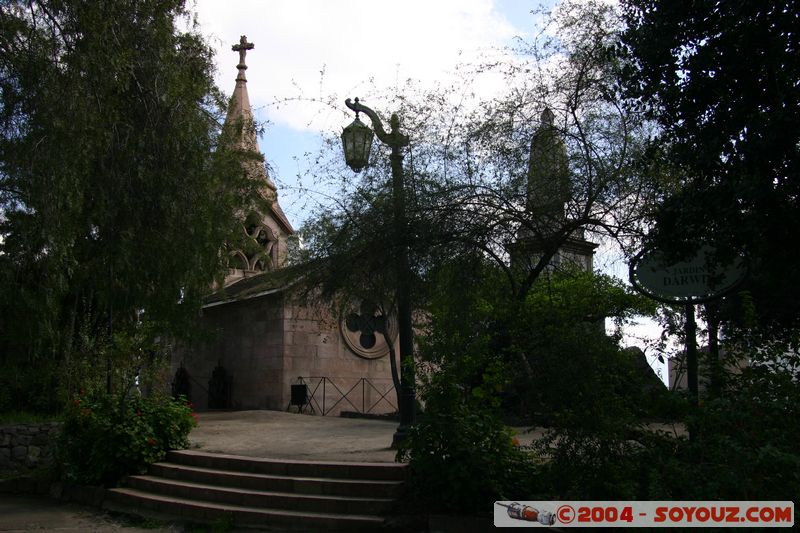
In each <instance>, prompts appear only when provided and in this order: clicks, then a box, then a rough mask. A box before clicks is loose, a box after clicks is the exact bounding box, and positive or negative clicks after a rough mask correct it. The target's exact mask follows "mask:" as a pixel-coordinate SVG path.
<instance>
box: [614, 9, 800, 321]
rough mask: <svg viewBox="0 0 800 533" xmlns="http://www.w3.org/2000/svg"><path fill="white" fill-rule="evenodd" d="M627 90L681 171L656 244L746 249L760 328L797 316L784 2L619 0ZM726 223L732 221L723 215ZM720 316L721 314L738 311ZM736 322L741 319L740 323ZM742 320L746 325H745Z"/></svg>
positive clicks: (791, 67) (794, 116)
mask: <svg viewBox="0 0 800 533" xmlns="http://www.w3.org/2000/svg"><path fill="white" fill-rule="evenodd" d="M623 6H624V8H623V11H624V16H625V21H626V25H627V29H626V31H625V32H624V34H623V39H622V43H621V48H620V49H621V51H622V54H623V57H624V58H625V60H626V61H627V80H628V82H627V88H628V92H629V95H630V96H632V97H633V98H635V99H637V100H638V103H639V105H640V106H641V108H642V109H643V110H645V111H647V112H648V113H649V115H650V116H652V117H653V118H655V119H657V121H658V123H659V125H660V127H661V132H660V135H659V136H658V139H657V143H658V144H659V145H660V149H659V150H658V152H659V153H660V154H662V156H663V157H664V158H666V159H668V160H670V161H671V162H672V163H673V164H674V165H675V166H676V167H677V170H678V171H679V172H680V173H682V174H683V179H682V185H683V186H682V188H681V190H680V192H679V193H678V194H675V195H674V196H672V197H671V198H670V199H668V200H667V201H666V202H665V203H664V205H663V206H662V207H661V209H660V210H659V214H658V216H657V219H656V227H655V232H654V235H653V238H654V241H655V242H657V243H658V244H659V245H660V246H662V247H665V248H669V247H670V246H672V247H673V248H674V243H676V242H678V243H684V245H685V243H686V241H693V240H697V239H699V238H703V239H705V240H707V241H710V243H711V244H714V245H715V246H716V248H717V249H718V250H719V252H720V254H721V257H720V259H721V260H723V261H725V260H729V259H731V258H732V257H733V256H734V255H736V254H744V255H746V256H748V257H749V260H750V263H751V275H750V279H749V281H748V283H747V285H746V286H745V287H744V288H745V289H747V290H749V291H750V292H751V294H752V296H753V301H754V303H755V306H756V309H757V313H758V316H759V319H760V322H761V324H762V325H766V326H769V325H771V324H777V325H783V326H790V327H795V326H797V325H798V317H800V313H798V307H797V302H798V301H800V300H798V296H800V293H798V288H797V287H796V284H787V283H786V282H785V272H787V271H788V270H789V269H791V268H794V265H796V264H797V262H798V260H800V251H799V250H798V247H797V246H794V245H793V244H792V243H794V242H795V241H796V238H795V235H794V233H795V229H794V228H796V227H798V223H800V218H798V217H800V209H798V207H800V205H798V198H800V194H798V193H800V180H799V179H798V171H800V120H798V117H800V86H798V84H797V80H798V78H800V55H798V53H797V52H798V47H799V46H800V42H798V35H797V32H796V31H795V30H794V28H795V27H796V25H797V13H798V9H799V8H800V6H798V3H797V2H796V1H793V0H786V1H777V2H733V3H731V2H716V1H711V0H703V1H699V2H691V3H675V2H667V1H661V0H625V1H624V2H623ZM733 221H735V223H732V222H733ZM742 311H743V309H742V307H741V306H740V307H739V308H738V309H737V310H736V311H735V312H734V313H728V315H727V318H728V323H729V324H730V323H731V322H732V321H733V322H736V320H735V318H736V316H742V315H743V314H744V313H743V312H742ZM738 324H739V325H740V326H743V325H746V324H743V323H742V321H738ZM751 325H752V324H751Z"/></svg>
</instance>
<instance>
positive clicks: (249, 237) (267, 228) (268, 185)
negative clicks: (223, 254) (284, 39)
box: [225, 35, 294, 285]
mask: <svg viewBox="0 0 800 533" xmlns="http://www.w3.org/2000/svg"><path fill="white" fill-rule="evenodd" d="M253 48H255V45H254V44H253V43H250V42H247V37H246V36H244V35H242V36H241V38H240V39H239V44H236V45H233V46H232V47H231V50H233V51H234V52H239V64H238V65H236V68H237V70H238V74H237V76H236V87H235V88H234V90H233V95H232V96H231V101H230V105H229V107H228V116H227V117H226V119H225V127H226V128H236V129H238V128H241V130H240V131H234V133H237V134H238V135H236V136H235V137H236V139H237V140H236V144H235V146H234V148H235V149H236V150H238V151H241V152H242V153H243V154H244V156H245V157H244V158H243V162H242V166H243V167H244V171H245V172H246V173H247V176H248V177H249V178H250V179H251V180H254V181H255V182H256V183H258V184H260V186H259V189H260V193H261V196H262V198H263V200H264V201H265V202H264V203H263V204H262V205H266V206H268V207H267V209H264V208H263V207H258V206H256V205H254V204H249V205H243V206H242V216H241V224H242V234H241V235H240V237H239V238H238V239H236V242H229V243H228V245H227V248H228V253H229V255H230V268H229V273H228V276H227V277H226V279H225V285H230V284H231V283H234V282H236V281H238V280H240V279H242V278H246V277H249V276H252V275H255V274H258V273H261V272H265V271H270V270H275V269H278V268H281V267H282V266H283V265H284V264H285V261H286V257H287V253H288V238H289V236H291V235H292V234H294V229H293V228H292V225H291V224H290V223H289V221H288V219H287V218H286V215H285V214H284V213H283V210H282V209H281V206H280V204H278V191H277V187H276V186H275V184H274V183H273V182H272V180H271V179H270V177H269V175H268V173H267V169H266V166H265V165H264V156H263V154H262V153H261V151H260V150H259V148H258V138H257V136H256V128H255V122H254V120H253V110H252V109H251V107H250V96H249V95H248V94H247V76H246V71H247V63H246V59H247V51H248V50H252V49H253Z"/></svg>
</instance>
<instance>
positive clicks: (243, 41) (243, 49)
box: [231, 35, 255, 70]
mask: <svg viewBox="0 0 800 533" xmlns="http://www.w3.org/2000/svg"><path fill="white" fill-rule="evenodd" d="M253 48H255V45H254V44H253V43H248V42H247V36H246V35H242V36H241V37H240V38H239V44H234V45H233V46H232V47H231V50H233V51H234V52H239V64H238V65H236V68H238V69H239V70H247V65H246V64H245V62H244V58H245V56H246V55H247V51H248V50H252V49H253Z"/></svg>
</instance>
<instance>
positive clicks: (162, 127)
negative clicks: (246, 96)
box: [0, 0, 252, 394]
mask: <svg viewBox="0 0 800 533" xmlns="http://www.w3.org/2000/svg"><path fill="white" fill-rule="evenodd" d="M181 18H186V19H187V20H189V18H190V17H189V13H188V12H187V11H186V9H185V8H184V2H183V1H182V0H169V1H166V2H163V1H158V2H157V1H151V0H118V1H113V2H78V1H71V0H41V1H34V2H21V1H20V2H16V1H15V2H6V3H4V4H3V6H2V8H0V28H2V29H0V93H1V94H2V98H0V100H2V108H0V210H1V211H0V213H2V219H1V222H2V226H1V228H0V231H2V247H1V248H0V278H2V280H3V283H2V288H0V291H2V293H3V294H2V295H0V302H2V303H0V306H2V310H0V316H2V319H0V352H2V354H3V355H2V357H3V359H4V361H3V364H4V366H7V367H9V368H12V367H15V365H16V368H24V367H30V366H34V365H42V366H45V367H46V366H47V365H46V363H47V362H49V363H50V364H51V366H52V365H54V366H59V365H65V364H66V366H70V364H71V363H72V362H73V360H72V358H73V357H78V356H79V355H81V354H83V355H84V356H85V357H89V356H90V355H91V354H93V355H92V357H96V356H98V355H99V354H100V353H105V354H106V355H109V354H110V351H111V350H112V348H113V342H112V336H117V337H119V336H127V337H129V338H136V337H137V336H142V335H143V334H144V333H147V335H146V337H147V339H146V340H145V339H140V340H142V342H144V343H145V344H147V343H148V342H149V343H150V345H151V346H152V342H153V339H155V338H157V337H159V336H162V338H163V335H164V334H166V333H171V334H174V333H176V332H179V331H181V330H182V329H183V327H184V326H185V325H186V324H187V323H188V322H187V321H186V320H185V319H187V318H189V317H192V316H193V315H194V314H196V312H197V310H198V308H199V307H198V306H199V302H200V299H201V297H202V296H203V295H204V294H205V293H206V291H207V289H208V286H209V283H210V281H211V280H212V279H213V278H214V277H215V275H217V274H218V273H219V272H220V269H221V266H222V260H223V258H221V257H220V253H219V252H220V247H221V245H222V243H223V242H224V240H225V238H226V237H227V235H228V231H229V230H230V229H232V228H233V227H234V220H235V219H234V214H235V207H236V205H237V204H239V203H240V200H241V196H242V194H246V193H247V191H248V190H250V189H252V187H251V186H250V184H248V183H246V182H245V179H244V177H243V173H242V171H241V166H240V165H239V161H238V156H237V154H235V153H234V152H233V151H231V150H229V149H228V148H227V147H228V146H231V145H232V144H230V143H228V142H226V141H225V139H224V137H223V136H222V134H221V127H220V124H221V117H222V116H223V115H222V110H223V108H224V105H223V103H222V99H221V93H220V92H219V91H218V90H217V88H216V87H215V86H214V83H213V79H212V73H213V69H214V67H213V63H212V52H211V49H210V48H209V47H208V46H207V45H206V44H205V42H204V41H203V39H202V38H201V36H200V35H199V34H198V33H197V32H196V30H193V29H190V30H188V31H180V30H178V29H177V28H178V21H179V19H181ZM144 325H148V326H147V327H144ZM124 355H125V356H126V357H130V356H131V354H124ZM100 361H102V358H101V359H100ZM100 361H97V362H93V363H89V367H95V368H96V366H98V363H99V362H100ZM100 366H101V367H105V364H101V365H100ZM11 373H12V371H11V370H9V371H8V372H7V373H6V376H7V377H9V382H11V383H13V381H14V378H13V375H11ZM33 394H35V393H33Z"/></svg>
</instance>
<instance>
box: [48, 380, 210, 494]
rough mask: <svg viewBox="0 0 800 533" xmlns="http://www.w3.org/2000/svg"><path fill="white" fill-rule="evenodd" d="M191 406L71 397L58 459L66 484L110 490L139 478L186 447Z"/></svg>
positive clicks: (136, 399)
mask: <svg viewBox="0 0 800 533" xmlns="http://www.w3.org/2000/svg"><path fill="white" fill-rule="evenodd" d="M196 424H197V422H196V418H195V415H194V413H193V412H192V409H191V406H190V405H189V404H188V403H187V402H186V401H185V399H181V400H173V399H171V398H168V397H166V396H152V397H147V398H145V397H141V396H139V395H138V394H135V395H132V396H126V395H107V394H100V393H97V394H91V395H79V396H76V397H75V398H74V399H73V400H72V401H71V402H70V403H69V405H68V406H67V407H66V409H65V411H64V425H63V429H62V432H61V437H60V442H59V456H60V462H61V467H62V472H63V476H64V478H65V479H66V480H69V481H73V482H76V483H81V484H90V485H91V484H103V485H113V484H115V483H117V482H118V481H119V480H120V479H121V478H122V477H124V476H126V475H131V474H140V473H143V472H144V471H145V470H146V469H147V466H148V465H149V464H151V463H153V462H155V461H160V460H162V459H163V458H164V457H165V456H166V452H167V450H174V449H181V448H186V447H187V446H188V445H189V440H188V435H189V432H190V431H191V429H192V428H193V427H194V426H195V425H196Z"/></svg>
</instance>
